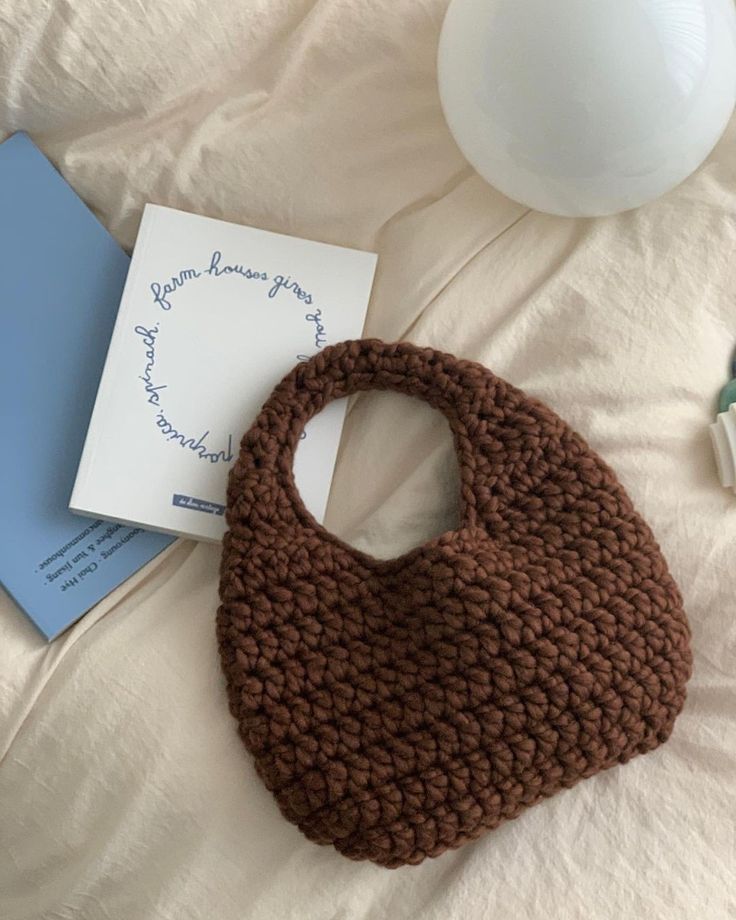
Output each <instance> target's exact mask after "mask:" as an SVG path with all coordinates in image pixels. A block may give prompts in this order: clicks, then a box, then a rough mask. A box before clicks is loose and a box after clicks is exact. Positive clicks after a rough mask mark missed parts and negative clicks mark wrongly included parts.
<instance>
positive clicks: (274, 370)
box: [71, 204, 376, 541]
mask: <svg viewBox="0 0 736 920" xmlns="http://www.w3.org/2000/svg"><path fill="white" fill-rule="evenodd" d="M375 267H376V256H375V255H374V254H372V253H367V252H361V251H358V250H353V249H345V248H342V247H338V246H332V245H328V244H325V243H317V242H312V241H309V240H303V239H297V238H295V237H289V236H283V235H281V234H276V233H270V232H267V231H263V230H257V229H254V228H252V227H246V226H241V225H238V224H232V223H227V222H225V221H222V220H216V219H213V218H209V217H202V216H199V215H195V214H189V213H186V212H184V211H177V210H173V209H171V208H165V207H161V206H159V205H153V204H149V205H147V206H146V209H145V211H144V214H143V219H142V222H141V226H140V231H139V235H138V240H137V243H136V246H135V251H134V253H133V260H132V263H131V268H130V272H129V274H128V280H127V283H126V286H125V293H124V295H123V299H122V302H121V305H120V310H119V313H118V318H117V321H116V324H115V331H114V333H113V337H112V341H111V344H110V350H109V352H108V356H107V361H106V363H105V369H104V373H103V375H102V381H101V383H100V388H99V392H98V395H97V400H96V403H95V407H94V412H93V414H92V420H91V422H90V427H89V431H88V434H87V440H86V443H85V447H84V453H83V455H82V460H81V463H80V466H79V473H78V475H77V480H76V484H75V487H74V492H73V495H72V500H71V507H72V508H73V509H74V510H75V511H77V512H79V513H82V514H90V515H95V516H100V517H105V518H109V519H111V520H115V521H119V522H124V523H127V524H133V525H135V526H141V527H147V528H151V529H154V530H160V531H163V532H165V533H174V534H180V535H183V536H187V537H192V538H194V539H200V540H212V541H217V540H220V539H221V538H222V536H223V534H224V532H225V529H226V523H225V517H224V512H225V500H226V488H227V476H228V472H229V470H230V468H231V466H232V464H233V463H234V461H235V458H236V456H237V452H238V448H239V443H240V439H241V437H242V435H243V433H244V432H245V431H246V430H247V428H248V427H249V426H250V425H251V423H252V422H253V420H254V418H255V416H256V414H257V412H258V410H259V409H260V407H261V405H262V403H263V402H264V400H265V399H266V397H267V396H268V395H269V393H270V392H271V390H272V388H273V387H274V386H275V385H276V384H277V383H278V381H279V380H280V379H281V378H282V377H283V375H284V374H285V373H287V372H288V371H289V370H290V369H291V368H292V367H293V365H294V364H296V363H297V361H299V360H304V359H305V358H306V357H308V356H311V355H313V354H314V353H315V352H317V351H319V350H320V349H321V348H324V347H325V346H326V345H327V344H330V343H332V342H338V341H341V340H343V339H348V338H357V337H359V336H360V335H361V332H362V329H363V323H364V321H365V313H366V309H367V306H368V299H369V296H370V291H371V286H372V283H373V275H374V272H375ZM344 415H345V401H344V400H343V401H340V402H337V403H334V404H331V405H330V406H328V407H327V408H326V409H325V411H324V412H322V413H320V414H319V415H318V416H317V417H316V418H315V419H313V420H312V422H310V424H309V425H308V427H307V431H306V432H305V437H304V438H303V439H302V442H301V444H300V445H299V448H298V450H297V454H296V461H295V476H296V479H297V482H298V483H299V485H300V487H301V491H302V498H303V499H304V502H305V504H306V505H307V507H308V508H309V509H310V511H311V512H312V514H314V515H315V517H316V518H317V519H318V520H321V519H322V517H323V515H324V512H325V506H326V504H327V498H328V494H329V488H330V483H331V480H332V472H333V469H334V465H335V459H336V456H337V449H338V445H339V440H340V433H341V430H342V423H343V420H344Z"/></svg>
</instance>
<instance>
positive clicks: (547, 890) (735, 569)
mask: <svg viewBox="0 0 736 920" xmlns="http://www.w3.org/2000/svg"><path fill="white" fill-rule="evenodd" d="M445 5H446V0H406V2H395V0H373V2H369V0H318V2H312V0H310V2H306V0H159V2H153V0H115V2H110V0H54V2H43V0H0V136H3V137H4V136H5V135H7V134H8V133H10V132H11V131H13V130H15V129H18V128H25V129H26V130H28V131H29V132H30V133H31V135H32V136H33V137H34V139H35V140H36V141H37V142H38V143H39V144H40V146H41V147H42V148H43V149H44V151H45V152H46V153H47V154H49V155H50V156H51V158H52V159H53V160H54V161H55V162H56V163H57V164H58V166H59V167H60V169H61V170H62V172H63V173H64V175H65V176H66V177H67V178H68V179H69V180H70V181H71V183H72V184H73V185H74V187H75V188H76V189H77V190H78V191H79V192H80V194H81V195H82V196H83V197H84V198H85V199H86V200H87V201H88V202H89V203H90V204H91V206H92V207H93V208H94V209H95V211H96V212H97V213H98V214H99V216H100V218H101V219H102V220H103V222H104V223H105V224H106V225H107V226H108V227H109V228H110V229H111V230H112V232H113V233H114V234H115V235H116V237H117V238H118V239H119V240H120V242H121V243H123V244H124V245H125V246H127V247H131V246H132V244H133V242H134V240H135V234H136V228H137V224H138V221H139V218H140V214H141V209H142V207H143V204H144V202H145V201H147V200H151V201H155V202H159V203H162V204H167V205H171V206H174V207H180V208H185V209H191V210H195V211H201V212H203V213H205V214H209V215H212V216H215V217H222V218H226V219H231V220H235V221H239V222H243V223H250V224H254V225H256V226H259V227H264V228H267V229H272V230H278V231H282V232H286V233H294V234H299V235H302V236H307V237H313V238H315V239H321V240H325V241H328V242H334V243H341V244H345V245H348V246H358V247H363V248H367V249H376V250H377V251H378V252H379V253H380V261H379V270H378V276H377V282H376V286H375V291H374V296H373V300H372V304H371V307H370V311H369V319H368V323H367V330H366V331H367V333H368V334H370V335H376V336H381V337H383V338H386V339H398V338H404V337H405V338H408V339H410V340H411V341H414V342H417V343H420V344H431V345H434V346H437V347H440V348H443V349H446V350H449V351H452V352H455V353H456V354H458V355H462V356H465V357H468V358H473V359H475V360H478V361H482V362H483V363H485V364H486V365H488V366H489V367H490V368H492V369H493V370H494V371H496V372H497V373H499V374H501V375H502V376H504V377H507V378H508V379H509V380H511V381H512V382H513V383H515V384H517V385H519V386H521V387H523V388H525V389H526V390H528V391H529V392H530V393H533V394H534V395H536V396H538V397H540V398H542V399H544V400H546V401H548V402H549V403H550V404H551V405H552V406H553V407H554V408H555V409H556V410H557V411H558V412H560V413H561V414H562V415H563V416H564V417H565V418H566V419H568V420H569V421H570V422H571V423H572V424H573V425H574V426H575V427H576V428H578V429H579V430H580V431H581V432H582V433H583V434H584V435H585V436H586V438H587V439H588V440H589V441H590V443H591V444H592V445H593V446H594V447H595V448H596V449H597V450H598V451H599V452H600V453H601V454H602V455H603V456H604V457H605V458H606V459H607V460H608V461H609V462H610V463H611V464H612V465H613V466H614V467H615V469H616V470H617V472H618V473H619V475H620V477H621V478H622V480H623V482H624V483H625V485H626V486H627V488H628V489H629V491H630V493H631V495H632V497H633V498H634V500H635V502H636V503H637V504H638V506H639V508H640V509H641V511H642V512H643V513H644V515H645V516H646V517H647V518H648V519H649V520H650V522H651V524H652V526H653V527H654V529H655V531H656V534H657V536H658V538H659V539H660V541H661V543H662V547H663V549H664V551H665V554H666V556H667V557H668V559H669V561H670V564H671V568H672V570H673V573H674V574H675V576H676V578H677V579H678V580H679V582H680V584H681V586H682V589H683V592H684V595H685V599H686V604H687V610H688V612H689V615H690V619H691V623H692V627H693V633H694V647H695V675H694V677H693V680H692V683H691V686H690V695H689V699H688V704H687V707H686V710H685V712H684V713H683V715H682V716H681V718H680V720H679V722H678V724H677V726H676V729H675V732H674V735H673V737H672V739H671V741H670V743H669V744H667V745H666V746H665V747H664V748H662V749H661V750H660V751H658V752H655V753H653V754H651V755H649V756H647V757H642V758H639V759H637V760H636V761H634V762H632V763H631V764H630V765H628V766H627V767H625V768H623V769H615V770H612V771H609V772H608V773H606V774H605V775H602V776H598V777H595V778H593V779H591V780H588V781H586V782H584V783H582V784H581V785H579V786H578V787H577V788H575V789H574V790H572V791H570V792H567V793H564V794H562V795H560V796H558V797H556V798H555V799H553V800H551V801H549V802H547V803H545V804H543V805H540V806H538V807H537V808H534V809H533V810H532V811H530V812H529V813H527V814H526V815H524V816H522V817H521V818H520V819H518V820H516V821H513V822H511V823H509V824H507V825H506V826H504V827H502V828H500V829H499V830H497V831H495V832H494V833H492V834H490V835H488V836H487V837H486V838H485V839H483V840H481V841H480V842H478V843H477V844H474V845H472V846H468V847H466V848H464V849H462V850H460V851H457V852H453V853H450V854H447V855H445V856H443V857H441V858H440V859H438V860H435V861H428V862H426V863H425V864H423V865H422V866H421V867H419V868H409V869H401V870H396V871H393V872H392V871H387V870H383V869H380V868H377V867H374V866H372V865H363V864H356V863H351V862H349V861H347V860H344V859H343V858H341V857H339V856H338V855H336V854H335V853H334V851H332V850H331V849H328V848H320V847H317V846H314V845H312V844H310V843H308V842H307V841H306V840H305V839H304V838H303V837H302V836H301V835H300V834H299V832H298V831H297V830H296V829H295V828H293V827H292V826H290V825H289V824H287V823H286V822H285V821H284V820H283V819H282V818H281V817H280V815H279V813H278V811H277V809H276V806H275V805H274V803H273V801H272V800H271V798H270V796H269V795H268V793H267V792H266V791H265V790H264V788H263V787H262V786H261V784H260V782H259V781H258V780H257V778H256V776H255V773H254V770H253V767H252V764H251V762H250V760H249V758H248V756H247V754H246V752H245V751H244V749H243V748H242V746H241V744H240V741H239V740H238V738H237V736H236V733H235V728H234V722H233V721H232V720H231V717H230V715H229V713H228V711H227V708H226V705H225V697H224V692H223V684H222V679H221V677H220V673H219V668H218V659H217V654H216V646H215V639H214V624H213V618H214V611H215V607H216V602H217V600H216V586H217V567H218V550H217V548H216V547H212V546H206V545H196V544H194V543H189V542H180V543H178V544H175V545H174V546H173V547H172V548H171V549H170V550H169V551H168V552H167V553H166V555H165V556H163V557H161V558H159V559H158V560H156V561H154V563H152V564H151V565H150V566H149V567H148V568H147V569H146V570H144V571H143V572H142V573H140V574H139V575H138V576H137V577H135V578H133V579H132V580H130V581H129V582H128V583H126V584H125V585H124V586H122V587H121V588H120V589H119V590H117V591H116V592H115V593H114V594H113V595H112V596H110V597H109V598H108V599H107V600H106V601H105V602H104V603H102V604H100V605H99V606H98V607H97V608H96V609H95V610H94V611H93V612H91V613H90V614H89V615H88V616H87V617H85V618H84V619H83V620H82V621H81V622H79V623H78V624H77V625H76V626H75V627H74V628H72V629H71V630H70V631H69V632H68V633H66V634H65V635H64V636H63V637H61V638H60V639H58V640H57V641H55V642H53V643H52V644H50V645H46V644H45V643H44V642H43V640H42V639H41V638H40V636H39V635H38V634H37V633H36V632H35V631H34V629H33V628H32V627H31V626H30V624H29V623H28V622H27V621H26V620H25V619H24V618H23V616H22V615H21V614H20V613H19V612H18V611H17V609H16V608H15V607H14V606H13V604H12V603H11V601H10V600H8V599H7V598H5V597H2V598H0V758H1V759H0V917H1V918H3V920H21V918H22V920H40V918H48V920H51V918H53V920H61V918H64V920H66V918H75V920H76V918H82V920H93V918H94V920H97V918H99V920H118V918H120V920H153V918H167V920H168V918H171V920H186V918H204V917H211V918H215V920H291V918H293V920H353V918H355V920H362V918H365V920H369V918H370V920H373V918H376V920H377V918H387V920H405V918H407V920H408V918H430V920H431V918H437V920H481V918H499V920H500V918H513V920H526V918H534V920H537V918H539V920H541V918H554V920H556V918H560V920H575V918H581V920H582V918H585V920H590V918H611V920H613V918H616V920H618V918H634V920H638V918H642V920H644V918H647V920H649V918H659V917H667V918H670V920H678V918H698V920H700V918H708V920H720V918H723V920H726V918H735V917H736V826H735V824H734V821H735V817H736V730H735V727H734V726H735V721H736V663H735V662H736V616H734V614H735V613H736V600H735V597H736V497H734V496H733V495H732V494H728V493H727V492H725V491H723V490H721V489H720V487H719V486H718V483H717V481H716V475H715V471H714V466H713V463H712V459H711V456H710V448H709V443H708V439H707V424H708V422H709V421H710V420H711V417H712V414H713V411H714V396H715V394H716V391H717V389H718V387H719V386H720V385H721V383H722V382H723V379H724V375H725V373H726V368H727V363H728V356H729V352H730V350H731V347H732V344H733V343H734V342H736V304H734V292H735V291H736V277H735V275H736V262H735V261H734V259H733V253H734V248H735V246H736V219H735V218H736V134H735V133H734V130H733V128H732V129H731V130H730V131H729V133H728V134H727V136H726V137H725V139H724V140H723V141H722V142H721V144H720V145H719V147H718V148H717V150H716V151H715V153H714V154H713V155H712V157H711V158H710V160H709V162H708V163H707V165H706V166H705V167H704V168H703V169H702V170H701V171H700V172H699V173H698V174H697V175H696V176H695V177H693V178H692V179H691V180H689V181H688V182H687V183H686V184H685V185H683V186H682V187H680V188H679V189H677V190H676V191H674V192H673V193H671V194H669V195H667V196H666V197H665V198H663V199H662V200H660V201H658V202H656V203H654V204H652V205H650V206H648V207H645V208H643V209H641V210H640V211H638V212H636V213H631V214H626V215H623V216H619V217H613V218H610V219H605V220H594V221H585V220H576V221H572V220H563V219H556V218H552V217H547V216H541V215H539V214H534V213H528V212H527V211H526V210H525V209H524V208H522V207H520V206H519V205H517V204H514V203H512V202H510V201H508V200H507V199H505V198H503V197H502V196H501V195H499V194H497V193H495V192H494V191H492V190H491V189H490V188H489V187H487V186H486V185H485V184H483V182H481V181H480V180H479V179H478V178H477V177H476V176H475V174H474V173H473V172H472V170H471V169H470V168H468V167H467V165H466V164H465V162H464V161H463V159H462V157H461V155H460V153H459V152H458V150H457V148H456V147H455V146H454V144H453V142H452V140H451V138H450V136H449V134H448V132H447V129H446V127H445V124H444V122H443V119H442V116H441V112H440V108H439V103H438V97H437V91H436V86H435V73H434V58H435V48H436V44H437V37H438V33H439V28H440V24H441V19H442V15H443V12H444V7H445ZM1 206H2V203H1V202H0V207H1ZM246 421H247V420H244V426H245V423H246ZM41 447H42V446H41ZM455 476H456V471H455V467H454V462H453V457H452V453H451V448H450V444H449V436H448V435H447V433H446V430H445V427H444V425H443V423H442V422H441V421H440V420H439V419H438V417H436V416H435V415H434V414H433V413H432V412H431V411H430V410H429V409H426V408H425V407H423V406H422V405H420V404H419V403H416V404H415V403H414V402H413V401H410V400H408V399H403V398H401V397H399V396H392V395H380V396H370V397H367V398H362V399H360V400H358V401H357V402H356V403H355V404H354V405H353V407H352V408H351V411H350V415H349V420H348V424H347V427H346V431H345V437H344V439H343V446H342V448H341V454H340V459H339V461H338V468H337V472H336V476H335V481H334V487H333V492H332V495H331V500H330V506H329V513H328V521H327V523H328V525H329V526H330V527H331V528H332V529H334V530H335V531H336V532H337V533H339V534H340V535H341V536H343V537H344V538H346V539H348V540H351V541H353V542H355V543H356V544H358V545H359V546H361V547H362V548H364V549H367V550H369V551H371V552H373V553H375V554H378V555H383V556H390V555H393V554H396V553H398V552H400V551H402V550H404V549H407V548H408V547H409V546H410V545H412V544H414V543H417V542H420V541H422V540H423V539H425V538H427V537H428V536H430V535H432V534H433V533H435V532H438V531H439V530H441V529H443V528H445V527H449V526H451V525H452V523H453V520H454V514H455V509H454V507H453V496H454V494H455V491H454V490H455Z"/></svg>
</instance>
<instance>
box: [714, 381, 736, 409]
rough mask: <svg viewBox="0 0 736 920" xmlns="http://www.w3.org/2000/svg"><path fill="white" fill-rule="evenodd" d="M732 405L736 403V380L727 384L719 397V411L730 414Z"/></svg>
mask: <svg viewBox="0 0 736 920" xmlns="http://www.w3.org/2000/svg"><path fill="white" fill-rule="evenodd" d="M732 403H736V379H734V380H732V381H731V382H730V383H727V384H726V386H725V387H724V388H723V389H722V390H721V395H720V396H719V397H718V411H719V412H728V407H729V406H730V405H731V404H732Z"/></svg>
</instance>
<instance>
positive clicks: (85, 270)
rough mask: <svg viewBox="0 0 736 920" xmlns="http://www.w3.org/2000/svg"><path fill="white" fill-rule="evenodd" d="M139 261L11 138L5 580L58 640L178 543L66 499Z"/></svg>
mask: <svg viewBox="0 0 736 920" xmlns="http://www.w3.org/2000/svg"><path fill="white" fill-rule="evenodd" d="M128 265H129V259H128V256H127V255H126V254H125V253H124V252H123V250H122V249H121V248H120V247H119V246H118V245H117V243H116V242H115V241H114V240H113V238H112V237H111V236H110V234H109V233H108V232H107V231H106V230H105V228H104V227H103V226H102V225H101V224H100V223H99V222H98V220H97V219H96V218H95V217H94V215H93V214H92V213H91V212H90V211H89V210H88V209H87V207H86V206H85V205H84V203H83V202H82V201H81V199H80V198H78V197H77V195H76V194H75V193H74V191H73V190H72V189H71V188H70V187H69V186H68V185H67V183H66V182H65V181H64V179H63V178H62V177H61V176H60V175H59V173H57V172H56V170H55V169H54V168H53V166H52V165H51V163H49V161H48V160H47V159H46V158H45V157H44V156H43V154H42V153H41V151H40V150H38V148H37V147H36V146H35V145H34V144H33V143H32V141H31V140H30V138H29V137H28V136H27V135H25V134H23V133H20V134H15V135H13V136H12V137H11V138H10V139H9V140H7V141H5V143H3V144H0V320H1V322H2V326H1V327H0V328H1V330H2V331H1V332H0V430H1V431H2V439H1V440H0V584H2V586H3V587H4V588H5V590H6V591H7V592H8V593H9V594H10V595H11V596H12V597H13V598H14V599H15V601H16V603H17V604H18V605H19V606H20V607H21V608H22V609H23V610H24V611H25V612H26V613H27V614H28V616H29V617H30V618H31V619H32V620H33V622H34V623H35V624H36V626H37V627H38V628H39V629H40V630H41V632H42V633H43V634H44V635H45V636H46V637H47V638H48V639H51V638H53V637H54V636H56V635H58V634H59V633H60V632H62V631H63V630H64V629H66V628H67V627H68V626H69V625H70V624H71V623H73V622H74V621H75V620H77V619H79V617H81V616H82V615H83V614H84V613H86V612H87V611H88V610H89V609H90V608H91V607H93V606H94V605H95V604H96V603H97V602H98V601H100V600H101V599H102V598H103V597H105V595H107V594H109V593H110V591H112V590H113V589H114V588H116V587H117V586H118V585H120V584H121V583H122V582H123V581H125V579H126V578H128V577H129V576H130V575H132V574H133V573H134V572H136V571H137V570H138V569H139V568H141V566H143V565H145V564H146V563H147V562H149V561H150V560H151V559H153V558H154V556H156V555H157V554H158V553H160V552H161V551H162V550H163V549H164V548H165V547H166V546H168V545H169V544H170V543H171V542H172V538H171V537H168V536H163V535H161V534H153V533H149V532H147V531H144V530H142V529H141V528H138V527H135V528H131V527H125V526H122V525H120V524H116V523H111V522H109V521H102V520H94V519H90V518H86V517H80V516H78V515H76V514H73V513H71V512H70V511H69V507H68V506H69V498H70V495H71V492H72V487H73V486H74V479H75V476H76V472H77V467H78V465H79V459H80V456H81V453H82V447H83V445H84V440H85V434H86V431H87V425H88V423H89V419H90V415H91V413H92V407H93V405H94V401H95V394H96V392H97V386H98V384H99V381H100V376H101V374H102V368H103V364H104V363H105V354H106V352H107V348H108V345H109V342H110V336H111V334H112V330H113V326H114V323H115V316H116V313H117V308H118V304H119V303H120V297H121V294H122V292H123V287H124V285H125V278H126V275H127V271H128Z"/></svg>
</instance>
